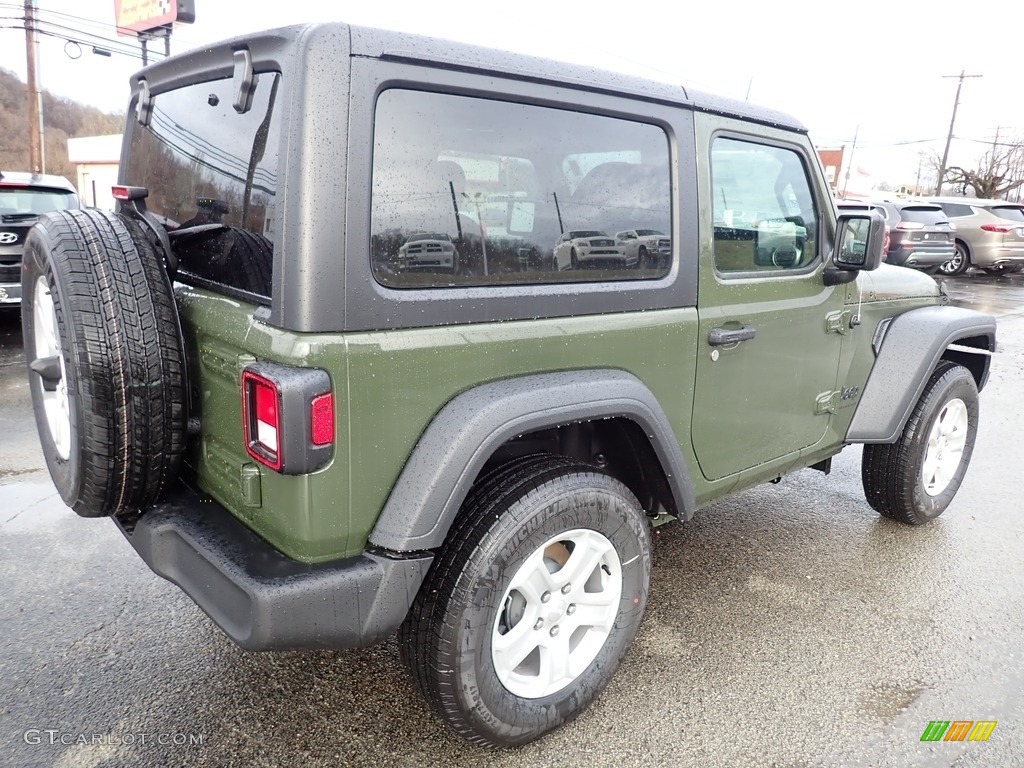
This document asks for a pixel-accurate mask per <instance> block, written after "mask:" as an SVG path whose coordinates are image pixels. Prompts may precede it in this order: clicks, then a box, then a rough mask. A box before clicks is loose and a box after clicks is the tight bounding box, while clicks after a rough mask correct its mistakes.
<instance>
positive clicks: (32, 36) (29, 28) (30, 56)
mask: <svg viewBox="0 0 1024 768" xmlns="http://www.w3.org/2000/svg"><path fill="white" fill-rule="evenodd" d="M25 57H26V62H25V63H26V65H27V74H28V154H29V164H30V165H31V166H32V172H33V173H42V172H43V137H42V130H41V127H42V123H43V116H42V109H40V102H41V101H42V97H41V95H40V93H39V78H38V75H37V73H36V19H35V0H25Z"/></svg>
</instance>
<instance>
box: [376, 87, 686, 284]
mask: <svg viewBox="0 0 1024 768" xmlns="http://www.w3.org/2000/svg"><path fill="white" fill-rule="evenodd" d="M669 167H670V166H669V151H668V138H667V136H666V134H665V132H664V131H663V130H662V129H661V128H659V127H657V126H653V125H649V124H645V123H637V122H632V121H629V120H622V119H616V118H610V117H602V116H598V115H590V114H584V113H580V112H570V111H566V110H559V109H551V108H547V107H537V106H531V105H526V104H513V103H508V102H501V101H494V100H489V99H479V98H471V97H465V96H454V95H450V94H438V93H428V92H422V91H409V90H400V89H392V90H388V91H385V92H384V93H382V94H381V95H380V97H379V98H378V100H377V106H376V113H375V119H374V147H373V182H372V192H371V194H372V204H371V238H370V254H371V256H370V258H371V260H372V267H373V273H374V276H375V277H376V279H377V281H378V282H380V283H381V284H382V285H385V286H388V287H392V288H435V287H450V286H471V285H503V284H516V283H520V284H521V283H551V282H565V281H574V282H583V281H598V280H637V279H650V278H657V277H661V276H663V275H665V274H666V273H667V272H668V268H669V266H670V259H671V245H670V243H669V238H668V236H665V237H664V238H663V240H662V241H658V242H659V247H661V248H662V249H663V251H662V252H661V258H660V259H655V258H644V256H646V254H641V253H640V252H639V245H637V244H636V243H635V242H629V243H623V242H619V241H618V239H617V238H616V236H615V235H616V233H618V232H620V231H623V230H635V229H638V228H642V229H649V230H657V231H658V232H671V231H672V230H671V226H672V216H671V191H670V181H669ZM654 247H655V246H652V249H653V248H654Z"/></svg>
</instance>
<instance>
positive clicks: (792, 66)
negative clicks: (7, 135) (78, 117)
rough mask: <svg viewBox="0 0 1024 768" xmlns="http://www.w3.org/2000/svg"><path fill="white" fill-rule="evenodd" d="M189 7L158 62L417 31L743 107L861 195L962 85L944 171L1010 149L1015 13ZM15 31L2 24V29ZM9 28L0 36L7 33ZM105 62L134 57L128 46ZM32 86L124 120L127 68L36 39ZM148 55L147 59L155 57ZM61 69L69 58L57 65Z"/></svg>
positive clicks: (1023, 51) (101, 3) (1022, 110)
mask: <svg viewBox="0 0 1024 768" xmlns="http://www.w3.org/2000/svg"><path fill="white" fill-rule="evenodd" d="M36 3H37V6H38V8H39V9H40V13H39V16H40V19H42V20H45V21H49V22H53V23H55V24H60V25H62V26H63V27H66V29H59V28H57V27H55V26H53V24H49V25H45V26H44V27H43V28H44V29H46V30H48V31H51V32H54V33H58V34H64V35H67V36H68V37H78V38H81V37H82V35H81V34H80V33H81V32H83V31H84V32H91V33H94V34H99V35H102V36H105V37H114V30H113V24H114V0H36ZM331 5H334V6H335V8H334V9H331V10H328V9H327V7H326V6H327V4H326V3H323V2H304V1H303V0H290V1H289V2H282V1H281V0H244V1H243V0H195V7H196V17H197V18H196V23H195V24H192V25H182V26H179V27H178V28H177V29H175V32H174V36H173V38H172V43H171V48H172V53H180V52H183V51H186V50H189V49H192V48H196V47H201V46H202V45H203V44H206V43H210V42H214V41H216V40H220V39H224V38H226V37H232V36H234V35H236V34H243V33H245V32H250V31H254V30H258V29H267V28H270V27H275V26H282V25H287V24H295V23H301V22H307V21H347V22H350V23H353V24H363V25H367V26H374V27H383V28H388V29H396V30H401V31H406V32H417V33H421V34H426V35H432V36H436V37H444V38H449V39H453V40H460V41H465V42H471V43H477V44H480V45H486V46H491V47H500V48H505V49H509V50H516V51H522V52H525V53H530V54H534V55H540V56H547V57H549V58H554V59H562V60H566V61H572V62H576V63H582V64H588V65H593V66H595V67H600V68H603V69H610V70H616V71H622V72H629V73H631V74H638V75H642V76H645V77H650V78H653V79H658V80H665V81H668V82H673V83H680V84H683V85H686V86H689V87H694V88H699V89H701V90H706V91H712V92H714V93H718V94H721V95H725V96H730V97H733V98H738V99H743V98H748V97H749V99H750V100H751V101H753V102H757V103H760V104H765V105H768V106H771V107H775V108H777V109H782V110H784V111H786V112H789V113H791V114H793V115H795V116H796V117H797V118H798V119H800V120H801V121H802V122H803V123H804V124H806V125H807V126H808V127H809V128H810V130H811V137H812V139H813V140H814V142H815V143H816V144H817V145H818V146H820V147H836V146H840V145H843V144H845V145H846V146H847V148H848V151H849V148H850V147H851V145H852V144H853V139H854V136H855V135H856V137H857V151H856V156H855V163H856V164H857V165H860V166H863V167H864V168H865V169H866V170H868V171H869V172H870V173H871V174H872V175H873V176H874V177H875V178H876V180H877V181H887V182H889V183H891V184H894V185H896V184H901V183H911V184H912V183H914V181H915V177H916V174H917V169H918V158H919V153H920V152H922V151H928V150H934V151H937V152H940V153H941V151H942V146H943V143H944V141H945V136H946V132H947V131H948V129H949V120H950V114H951V111H952V108H953V99H954V95H955V93H956V85H957V81H956V79H955V78H954V79H948V78H946V76H949V75H958V74H959V73H960V71H961V70H962V69H963V70H966V72H967V74H976V75H983V77H981V78H973V79H968V80H965V81H964V85H963V91H962V93H961V98H960V108H959V111H958V113H957V120H956V128H955V131H954V135H955V136H956V137H957V138H956V139H954V141H953V145H952V149H951V150H950V163H951V164H974V163H975V162H976V160H977V159H978V158H979V157H980V156H981V155H982V153H983V152H984V151H985V149H986V145H985V142H991V141H992V140H993V139H994V138H995V135H996V131H997V129H998V131H999V137H1000V140H1005V139H1010V138H1012V137H1021V138H1024V89H1022V87H1021V84H1022V82H1024V47H1022V46H1021V45H1020V43H1019V36H1020V34H1021V31H1022V30H1024V0H986V1H985V2H981V3H973V4H968V5H966V6H965V5H963V4H961V5H960V6H957V11H956V14H955V16H954V15H950V14H948V13H947V12H946V7H947V6H944V5H940V4H938V3H935V2H918V1H917V0H886V1H885V2H880V1H879V0H860V1H859V2H856V3H836V2H821V0H787V1H786V2H769V1H766V0H762V1H761V2H758V1H757V0H730V1H729V2H700V3H672V4H669V3H666V2H665V0H658V2H655V1H654V0H629V2H622V3H609V4H598V3H596V2H594V1H593V0H590V1H589V2H571V1H570V0H562V1H561V2H559V1H558V0H517V2H515V3H493V2H470V1H469V0H459V2H444V0H440V2H424V1H423V0H416V1H413V0H372V1H371V2H364V3H360V4H356V3H344V4H343V3H336V4H335V3H332V4H331ZM22 6H23V2H21V1H20V0H14V2H10V1H5V0H0V67H3V68H6V69H9V70H12V71H14V72H15V73H16V74H17V75H18V76H19V77H21V78H22V79H24V78H25V46H24V32H23V30H22V29H21V28H20V26H19V25H20V23H21V21H20V18H19V17H21V16H22ZM12 17H15V18H12ZM12 26H14V27H18V28H16V29H11V28H9V27H12ZM118 39H119V41H120V42H119V43H118V44H116V45H115V46H113V47H115V48H117V49H118V50H122V49H123V50H125V51H130V50H134V51H136V52H137V50H138V48H137V46H138V44H137V42H136V41H135V40H134V39H133V38H118ZM42 40H43V42H42V44H41V53H40V55H41V80H42V84H43V87H45V88H46V89H48V90H50V91H53V92H54V93H57V94H59V95H61V96H67V97H70V98H73V99H75V100H77V101H81V102H85V103H88V104H93V105H95V106H98V107H100V108H102V109H104V110H111V111H112V110H118V111H120V110H122V109H124V107H125V105H126V102H127V97H128V87H127V79H128V76H129V75H130V74H131V72H133V71H134V70H136V69H138V68H139V67H140V66H141V61H140V60H139V59H137V58H132V57H131V56H127V55H123V54H115V55H114V56H111V57H110V58H105V57H101V56H97V55H95V54H93V53H92V50H91V46H82V47H81V49H80V50H79V49H76V47H75V46H74V45H69V44H67V43H66V42H65V40H63V39H58V38H54V37H43V38H42ZM159 47H160V48H161V50H162V44H160V45H159ZM69 54H70V55H71V56H74V55H77V56H78V58H75V59H73V58H71V57H70V56H69Z"/></svg>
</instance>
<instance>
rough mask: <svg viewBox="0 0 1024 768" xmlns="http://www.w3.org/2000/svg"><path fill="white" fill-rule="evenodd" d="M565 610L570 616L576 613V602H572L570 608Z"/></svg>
mask: <svg viewBox="0 0 1024 768" xmlns="http://www.w3.org/2000/svg"><path fill="white" fill-rule="evenodd" d="M565 612H566V613H567V614H569V615H570V616H572V615H573V614H574V613H576V603H572V604H571V605H570V606H569V607H568V608H566V609H565Z"/></svg>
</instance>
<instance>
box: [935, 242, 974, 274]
mask: <svg viewBox="0 0 1024 768" xmlns="http://www.w3.org/2000/svg"><path fill="white" fill-rule="evenodd" d="M970 266H971V257H970V256H969V255H968V253H967V246H966V245H964V244H963V243H961V242H960V241H959V240H957V241H956V255H955V256H954V257H953V258H952V259H950V260H949V261H947V262H946V263H945V264H942V265H941V266H940V267H939V272H941V273H942V274H944V275H949V276H950V277H952V276H954V275H962V274H963V273H964V272H966V271H967V270H968V269H969V268H970Z"/></svg>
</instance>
